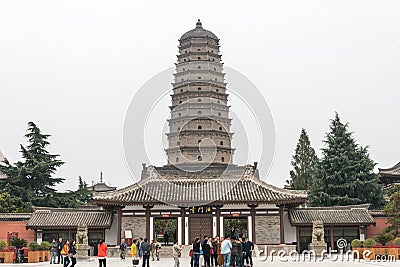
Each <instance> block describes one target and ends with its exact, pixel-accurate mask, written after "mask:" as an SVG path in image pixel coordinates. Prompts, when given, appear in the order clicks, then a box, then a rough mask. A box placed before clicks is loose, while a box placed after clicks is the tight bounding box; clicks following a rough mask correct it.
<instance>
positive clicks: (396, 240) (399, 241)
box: [393, 237, 400, 246]
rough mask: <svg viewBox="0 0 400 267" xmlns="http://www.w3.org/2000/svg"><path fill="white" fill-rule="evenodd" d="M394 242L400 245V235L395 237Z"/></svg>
mask: <svg viewBox="0 0 400 267" xmlns="http://www.w3.org/2000/svg"><path fill="white" fill-rule="evenodd" d="M393 244H394V245H395V246H400V237H398V238H395V239H394V240H393Z"/></svg>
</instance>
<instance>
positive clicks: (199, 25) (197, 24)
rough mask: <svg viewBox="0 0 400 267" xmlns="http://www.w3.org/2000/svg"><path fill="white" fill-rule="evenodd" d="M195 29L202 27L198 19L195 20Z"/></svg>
mask: <svg viewBox="0 0 400 267" xmlns="http://www.w3.org/2000/svg"><path fill="white" fill-rule="evenodd" d="M196 28H203V25H202V24H201V21H200V19H198V20H197V23H196Z"/></svg>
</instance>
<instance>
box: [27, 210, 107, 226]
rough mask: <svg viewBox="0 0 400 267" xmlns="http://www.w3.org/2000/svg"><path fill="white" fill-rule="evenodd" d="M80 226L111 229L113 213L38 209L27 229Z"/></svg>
mask: <svg viewBox="0 0 400 267" xmlns="http://www.w3.org/2000/svg"><path fill="white" fill-rule="evenodd" d="M80 224H83V225H87V226H88V228H110V227H111V224H112V213H111V212H107V211H101V210H97V211H95V210H82V209H77V210H72V209H48V210H46V209H44V208H43V209H38V210H36V211H35V212H33V213H32V216H31V218H30V220H29V221H28V223H27V224H26V227H27V228H35V229H37V228H69V229H72V228H77V227H78V226H79V225H80Z"/></svg>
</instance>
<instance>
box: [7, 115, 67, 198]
mask: <svg viewBox="0 0 400 267" xmlns="http://www.w3.org/2000/svg"><path fill="white" fill-rule="evenodd" d="M27 131H28V133H27V134H26V135H25V137H26V138H28V146H26V147H24V146H23V145H21V151H20V152H21V153H22V158H23V161H18V162H17V163H15V164H14V165H12V164H11V163H10V162H9V161H8V160H7V159H5V160H4V162H3V164H0V172H2V173H4V174H5V175H6V176H7V179H4V181H2V183H1V185H0V186H1V189H2V190H3V191H7V192H8V193H10V195H11V196H17V197H20V198H21V199H22V200H23V201H24V202H26V203H27V202H31V203H32V204H33V205H36V202H40V199H41V198H45V197H46V196H47V195H49V194H53V193H54V192H55V189H54V186H56V185H57V184H59V183H61V182H62V181H64V179H63V178H55V177H53V175H54V174H55V172H56V170H57V168H58V167H60V166H61V165H63V164H64V163H63V162H62V161H60V160H59V159H58V157H59V155H52V154H50V153H49V152H48V151H47V147H48V146H49V144H50V143H49V142H48V138H49V137H50V135H47V134H43V133H42V132H41V131H40V129H39V128H38V127H37V126H36V125H35V124H34V123H33V122H29V123H28V130H27Z"/></svg>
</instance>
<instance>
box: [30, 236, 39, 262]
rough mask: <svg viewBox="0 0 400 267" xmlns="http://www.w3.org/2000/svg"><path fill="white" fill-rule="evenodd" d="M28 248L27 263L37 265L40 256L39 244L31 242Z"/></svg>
mask: <svg viewBox="0 0 400 267" xmlns="http://www.w3.org/2000/svg"><path fill="white" fill-rule="evenodd" d="M28 248H29V251H28V263H38V262H39V258H40V254H41V252H40V251H38V250H39V248H40V246H39V244H38V243H37V242H35V241H32V242H31V243H29V245H28Z"/></svg>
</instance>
